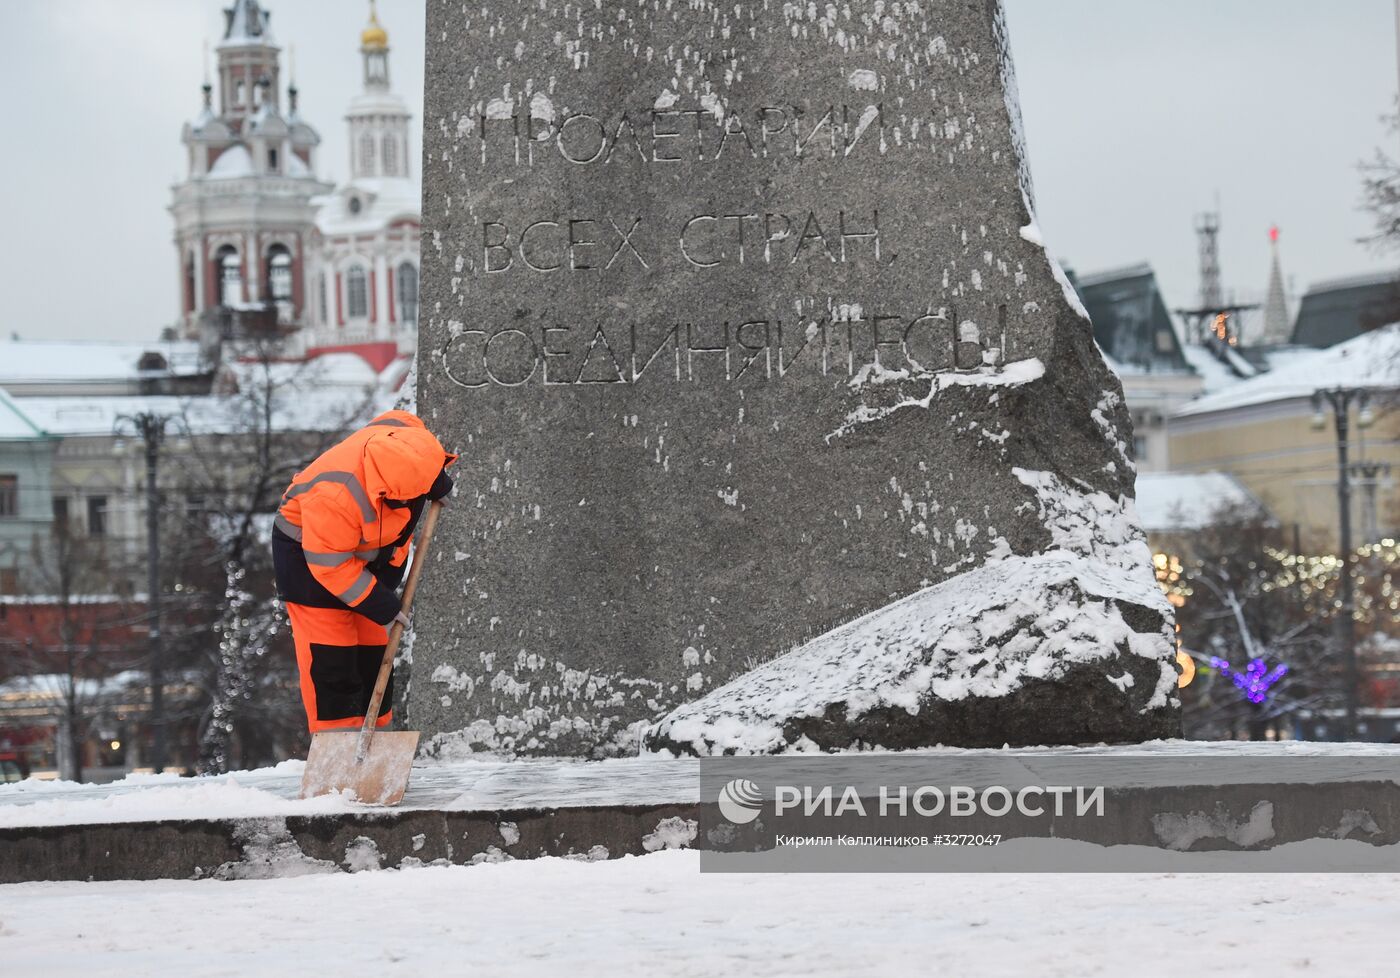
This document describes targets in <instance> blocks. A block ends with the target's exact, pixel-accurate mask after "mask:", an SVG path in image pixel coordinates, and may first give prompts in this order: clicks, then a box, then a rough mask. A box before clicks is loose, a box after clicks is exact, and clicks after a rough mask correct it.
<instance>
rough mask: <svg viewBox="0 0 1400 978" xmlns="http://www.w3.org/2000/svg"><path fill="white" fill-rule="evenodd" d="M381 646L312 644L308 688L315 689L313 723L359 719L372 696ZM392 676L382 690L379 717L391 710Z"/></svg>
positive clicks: (367, 707)
mask: <svg viewBox="0 0 1400 978" xmlns="http://www.w3.org/2000/svg"><path fill="white" fill-rule="evenodd" d="M383 661H384V646H382V645H318V644H317V643H315V642H312V643H311V684H312V686H314V687H315V689H316V719H317V720H345V719H347V718H349V717H362V716H364V715H365V711H366V710H367V709H369V701H370V697H371V696H373V695H374V683H375V680H376V679H378V678H379V666H380V663H382V662H383ZM393 702H394V674H393V673H392V672H390V673H389V683H388V685H387V686H385V687H384V699H383V700H382V701H381V702H380V704H379V715H380V716H383V715H384V714H386V713H388V712H389V711H390V709H392V708H393Z"/></svg>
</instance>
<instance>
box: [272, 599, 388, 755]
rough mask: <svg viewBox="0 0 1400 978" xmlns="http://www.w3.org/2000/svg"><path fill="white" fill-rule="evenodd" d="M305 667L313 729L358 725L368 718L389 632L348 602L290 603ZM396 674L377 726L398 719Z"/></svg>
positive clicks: (304, 691) (305, 700) (304, 693)
mask: <svg viewBox="0 0 1400 978" xmlns="http://www.w3.org/2000/svg"><path fill="white" fill-rule="evenodd" d="M284 607H286V609H287V617H288V618H289V619H291V623H292V642H293V644H294V645H295V646H296V651H297V670H298V671H299V672H300V673H301V702H302V705H304V706H305V707H306V722H307V726H308V727H309V728H310V730H311V732H312V733H318V732H320V731H322V730H358V729H359V728H360V726H361V725H363V724H364V722H365V711H366V710H368V709H369V700H370V697H371V696H373V695H374V682H375V680H376V679H377V678H378V677H379V665H380V663H382V662H383V661H384V648H385V646H386V645H387V644H388V641H389V633H388V631H387V630H385V628H384V626H383V625H376V624H375V623H374V622H372V621H370V620H369V619H368V618H366V617H365V616H364V615H357V614H356V613H355V612H353V611H348V610H346V609H343V608H312V607H308V606H307V605H304V604H290V603H288V604H286V605H285V606H284ZM393 701H394V676H393V673H390V674H389V685H388V686H387V687H385V689H384V700H383V702H382V703H381V704H380V707H379V718H378V720H376V721H375V727H376V728H378V727H387V726H388V725H389V723H390V722H391V721H392V720H393V718H394V717H393V710H392V707H391V704H392V703H393Z"/></svg>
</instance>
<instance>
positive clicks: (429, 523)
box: [355, 501, 442, 761]
mask: <svg viewBox="0 0 1400 978" xmlns="http://www.w3.org/2000/svg"><path fill="white" fill-rule="evenodd" d="M441 512H442V503H441V502H440V501H435V502H433V504H432V505H430V506H429V507H428V515H427V516H425V517H424V518H423V528H422V530H420V531H419V533H420V536H419V538H418V546H417V548H416V549H415V550H414V552H413V566H412V567H410V568H409V569H408V584H406V585H405V586H404V589H403V605H402V609H403V612H404V614H408V612H409V611H410V610H412V608H413V595H414V594H415V593H417V591H418V577H419V575H421V574H422V573H423V565H424V564H426V563H427V562H428V544H429V543H431V542H432V539H433V531H434V530H435V529H437V521H438V514H439V513H441ZM402 638H403V622H400V621H395V622H394V623H393V625H391V626H390V627H389V644H388V645H386V646H384V661H383V662H381V663H380V664H379V678H378V679H376V680H375V681H374V695H372V696H371V697H370V698H369V709H367V710H365V723H364V726H362V727H361V728H360V739H359V740H358V741H357V742H356V743H355V760H357V761H362V760H364V759H365V755H366V754H367V753H369V741H370V738H371V737H372V736H373V735H374V724H375V721H377V720H378V719H379V705H380V704H381V703H383V702H384V689H385V687H386V686H388V685H389V674H390V673H391V672H393V671H394V656H396V655H398V652H399V641H400V640H401V639H402Z"/></svg>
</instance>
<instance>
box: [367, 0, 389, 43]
mask: <svg viewBox="0 0 1400 978" xmlns="http://www.w3.org/2000/svg"><path fill="white" fill-rule="evenodd" d="M388 46H389V32H388V31H386V30H385V29H384V28H383V27H381V26H380V25H379V15H378V14H377V13H376V12H375V9H374V0H370V5H369V26H368V27H366V28H365V29H364V30H363V31H361V32H360V47H362V48H366V49H368V50H373V51H379V50H383V49H385V48H387V47H388Z"/></svg>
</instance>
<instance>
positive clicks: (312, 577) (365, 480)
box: [273, 411, 457, 625]
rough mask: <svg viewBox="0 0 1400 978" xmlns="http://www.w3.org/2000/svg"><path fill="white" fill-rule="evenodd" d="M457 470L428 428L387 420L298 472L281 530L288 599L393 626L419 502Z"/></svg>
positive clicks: (392, 416)
mask: <svg viewBox="0 0 1400 978" xmlns="http://www.w3.org/2000/svg"><path fill="white" fill-rule="evenodd" d="M456 460H457V456H456V455H453V454H452V453H451V452H448V451H446V450H444V449H443V447H442V444H441V443H440V442H439V441H438V440H437V438H436V437H434V435H433V433H432V432H430V431H429V430H428V429H427V427H426V426H425V425H424V424H423V421H422V419H420V418H419V417H417V416H416V415H413V414H409V413H408V412H407V411H387V412H385V413H384V414H381V415H379V417H377V418H375V419H374V420H373V421H371V422H370V423H369V424H368V425H366V426H365V427H363V428H361V429H360V430H359V431H357V432H355V433H354V434H352V435H350V436H349V437H348V438H346V439H345V440H344V441H342V442H340V443H339V444H337V445H335V446H333V447H332V448H329V449H327V450H326V451H325V452H324V453H322V454H321V455H320V456H319V457H318V458H317V459H316V460H315V461H314V462H312V463H311V464H310V465H308V466H307V467H306V468H305V469H303V470H302V471H300V472H298V473H297V475H296V477H295V478H294V479H293V480H292V484H291V486H289V487H288V489H287V491H286V493H285V494H283V496H282V505H281V508H280V509H279V510H278V513H277V517H276V519H275V521H274V525H275V527H276V529H277V531H278V533H277V534H274V547H273V552H274V563H275V565H276V570H277V584H278V589H279V591H281V592H282V596H283V599H284V600H287V601H290V602H294V603H298V604H308V605H311V606H319V607H334V606H339V607H347V608H352V609H354V610H355V611H358V612H360V613H361V614H363V615H364V616H365V617H367V618H370V619H372V620H374V621H377V622H378V623H379V624H381V625H383V624H387V623H389V622H391V621H393V619H394V616H395V615H396V614H398V612H399V601H398V597H397V596H396V595H395V594H394V587H395V586H397V583H398V579H399V577H400V576H401V575H402V568H403V565H404V562H405V561H406V560H407V559H408V550H409V539H410V538H411V536H412V526H413V524H414V523H415V522H416V520H417V516H418V514H419V513H420V512H421V511H422V498H423V497H425V496H427V494H428V493H429V491H430V490H431V489H432V488H433V486H434V483H436V482H437V480H438V479H439V478H440V477H442V476H443V475H444V470H445V469H446V467H447V466H449V465H451V464H452V463H453V462H455V461H456ZM444 481H446V480H445V479H444ZM415 501H416V505H415ZM279 535H280V536H281V537H282V539H281V540H278V539H277V537H278V536H279ZM293 545H299V546H300V553H299V554H296V552H295V546H293ZM294 555H295V556H294ZM295 558H300V559H295ZM303 567H304V568H305V571H303ZM306 571H309V579H305V578H306ZM376 571H378V572H379V573H376ZM298 578H303V579H302V580H298ZM327 598H329V599H331V600H327Z"/></svg>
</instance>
